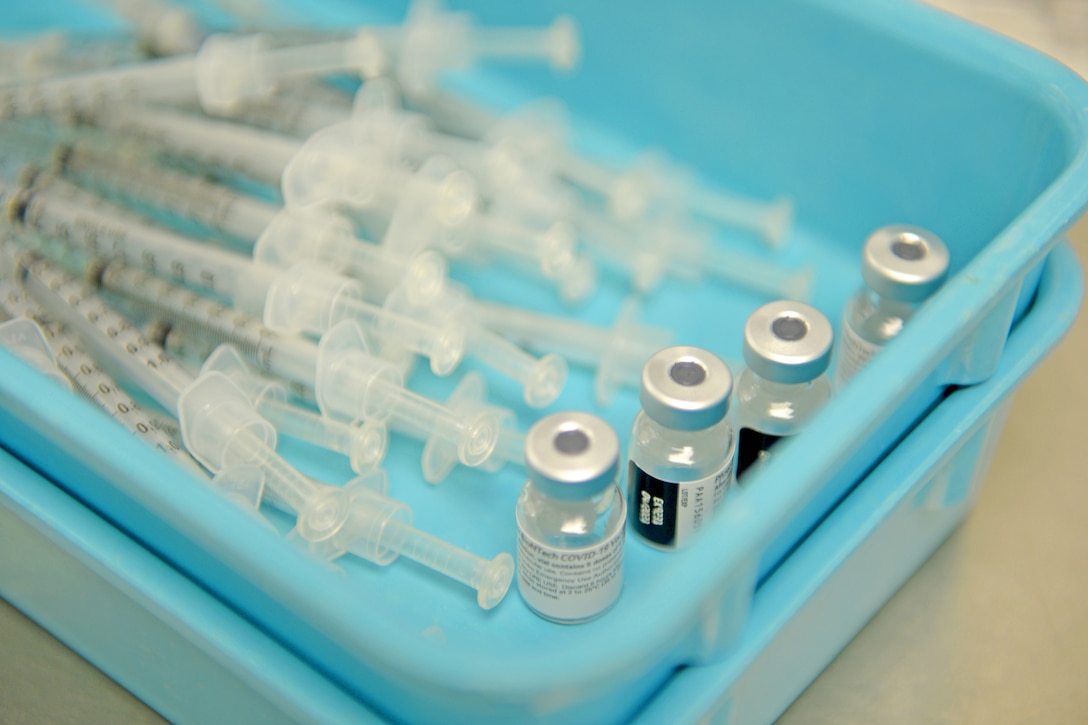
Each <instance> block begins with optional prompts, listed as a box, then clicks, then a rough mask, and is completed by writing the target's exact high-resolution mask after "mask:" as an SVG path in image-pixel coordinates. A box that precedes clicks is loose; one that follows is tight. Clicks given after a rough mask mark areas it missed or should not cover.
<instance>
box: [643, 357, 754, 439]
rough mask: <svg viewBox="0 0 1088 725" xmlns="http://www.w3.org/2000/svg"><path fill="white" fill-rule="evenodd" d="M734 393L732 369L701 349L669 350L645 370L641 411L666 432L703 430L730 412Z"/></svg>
mask: <svg viewBox="0 0 1088 725" xmlns="http://www.w3.org/2000/svg"><path fill="white" fill-rule="evenodd" d="M731 392H733V375H732V374H731V373H730V372H729V367H728V366H727V365H726V364H725V363H724V362H722V360H721V358H719V357H718V356H717V355H715V354H714V353H712V352H708V351H707V350H704V349H702V348H700V347H690V346H687V345H679V346H676V347H666V348H665V349H664V350H658V351H657V352H656V353H654V354H653V355H651V356H650V358H649V359H648V360H647V361H646V364H645V365H643V366H642V385H641V387H640V389H639V400H641V401H642V409H643V410H644V411H646V415H648V416H650V418H652V419H653V420H654V421H656V422H658V423H660V424H661V425H663V426H665V427H666V428H672V429H674V430H703V429H704V428H709V427H710V426H712V425H716V424H717V423H718V422H719V421H721V419H722V418H724V417H725V414H726V412H728V410H729V394H730V393H731Z"/></svg>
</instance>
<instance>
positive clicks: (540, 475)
mask: <svg viewBox="0 0 1088 725" xmlns="http://www.w3.org/2000/svg"><path fill="white" fill-rule="evenodd" d="M619 456H620V442H619V438H618V437H617V436H616V432H615V431H614V430H612V427H611V426H609V425H608V423H605V422H604V421H603V420H601V419H600V418H598V417H597V416H595V415H590V414H589V413H580V412H564V413H555V414H553V415H549V416H547V417H545V418H542V419H541V420H539V421H537V423H536V424H535V425H534V426H533V427H532V428H530V429H529V432H528V434H526V436H525V466H526V468H527V469H528V471H529V480H528V481H527V482H526V483H525V487H524V488H523V489H522V491H521V496H520V498H518V505H517V524H518V550H517V551H518V590H519V591H520V592H521V598H522V599H523V600H525V603H526V604H528V605H529V608H530V609H532V610H533V611H534V612H536V613H537V614H539V615H540V616H541V617H544V618H545V619H550V620H551V621H553V622H560V623H563V624H576V623H579V622H585V621H588V620H590V619H594V618H595V617H598V616H600V615H601V614H602V613H604V612H605V610H607V609H608V608H609V607H611V606H612V605H613V604H614V603H615V602H616V599H617V598H618V597H619V595H620V590H621V589H622V588H623V540H624V530H625V526H624V523H625V519H626V514H627V505H626V502H625V501H624V498H623V495H622V494H621V493H620V489H619V486H618V485H617V479H618V477H619Z"/></svg>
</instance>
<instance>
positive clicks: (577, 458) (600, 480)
mask: <svg viewBox="0 0 1088 725" xmlns="http://www.w3.org/2000/svg"><path fill="white" fill-rule="evenodd" d="M525 466H526V468H527V469H528V470H529V480H530V481H532V483H533V485H535V486H536V487H537V488H539V489H540V490H541V491H542V492H543V493H545V494H547V495H548V496H552V497H553V498H561V499H568V500H571V499H583V498H588V497H590V496H594V495H596V494H598V493H600V492H601V491H604V490H605V489H606V488H608V486H609V485H610V484H612V483H614V482H615V481H616V478H617V476H618V475H619V470H620V439H619V437H618V436H617V435H616V431H614V430H612V426H610V425H609V424H608V423H606V422H604V421H603V420H601V419H600V418H598V417H597V416H595V415H591V414H589V413H581V412H577V411H565V412H561V413H553V414H552V415H549V416H546V417H544V418H541V419H540V420H538V421H537V422H536V424H535V425H533V427H532V428H530V429H529V433H528V434H527V435H526V436H525Z"/></svg>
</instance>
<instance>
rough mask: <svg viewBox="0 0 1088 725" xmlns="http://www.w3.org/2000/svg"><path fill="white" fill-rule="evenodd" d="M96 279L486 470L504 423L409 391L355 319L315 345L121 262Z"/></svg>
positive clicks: (265, 366) (328, 402)
mask: <svg viewBox="0 0 1088 725" xmlns="http://www.w3.org/2000/svg"><path fill="white" fill-rule="evenodd" d="M98 281H99V283H100V284H101V286H102V288H103V289H105V290H108V291H110V292H114V293H117V294H121V295H123V296H124V297H125V298H126V299H127V300H129V301H130V302H132V303H134V304H138V305H139V306H141V307H142V308H143V309H144V311H145V312H146V313H148V314H150V315H152V316H154V317H156V318H162V319H165V320H168V321H169V322H170V324H171V325H173V327H174V328H176V329H178V330H180V331H182V332H183V333H185V334H191V335H194V336H197V337H202V338H204V339H207V340H214V341H215V342H219V343H230V344H231V345H233V346H234V347H236V348H237V349H238V350H239V351H241V352H242V354H243V355H244V356H245V357H246V358H247V359H249V360H250V361H252V362H254V363H255V364H256V365H257V367H258V369H259V370H260V371H262V372H265V373H268V374H271V375H273V376H278V377H283V378H286V379H288V380H292V381H295V382H298V383H302V384H304V385H306V386H309V387H312V388H314V389H315V393H316V397H317V402H318V405H319V407H320V408H321V410H322V412H323V413H325V414H326V415H330V416H333V417H336V418H338V419H340V420H346V421H357V420H371V419H373V420H388V422H389V424H390V425H391V426H392V427H393V428H394V429H395V430H398V431H400V432H404V433H408V434H411V435H414V436H416V437H418V438H420V439H421V440H423V441H430V440H432V439H433V440H442V441H447V442H449V443H451V444H452V445H453V446H454V448H455V449H456V451H457V453H458V458H459V460H460V461H461V462H462V463H463V464H464V465H466V466H480V465H482V464H484V463H485V462H486V461H487V460H488V459H489V458H490V456H491V454H492V452H493V451H494V448H495V445H496V442H497V438H498V435H499V433H498V431H499V428H500V421H499V420H498V418H497V417H496V416H495V415H494V413H493V412H490V411H481V412H478V413H475V414H473V415H470V416H461V415H458V414H456V412H455V411H451V410H449V409H448V408H446V407H445V406H442V405H441V404H439V403H436V402H435V401H433V400H430V399H428V398H425V397H423V396H420V395H418V394H416V393H413V392H412V391H410V390H407V389H405V388H404V387H403V386H402V385H401V384H400V380H401V378H400V375H399V373H398V372H397V371H396V370H395V369H393V368H392V367H391V366H390V365H389V364H387V363H383V362H381V361H378V360H376V359H374V358H372V357H370V356H369V355H367V354H366V351H365V343H364V342H363V341H362V338H361V336H359V335H358V333H357V332H353V324H354V323H351V322H350V321H346V322H343V323H340V324H339V325H337V327H336V328H334V329H333V330H331V331H330V332H328V333H326V334H325V335H324V336H323V337H322V340H321V343H320V344H319V345H314V344H313V343H311V342H309V341H307V340H304V339H301V338H297V337H285V336H280V335H277V334H275V333H273V332H271V331H270V330H268V329H267V328H265V327H264V326H263V325H261V324H259V323H258V322H256V321H255V320H253V319H252V318H247V317H246V316H245V315H243V314H241V313H238V312H235V311H232V310H228V309H225V308H224V307H222V306H221V305H219V304H218V303H216V302H214V301H212V300H209V299H207V298H205V297H201V296H199V295H197V294H194V293H193V292H190V291H188V290H185V289H183V288H180V287H177V286H176V285H172V284H170V283H169V282H166V281H165V280H161V279H158V278H156V277H152V276H150V275H148V274H147V273H146V272H143V271H141V270H138V269H134V268H131V267H127V266H125V265H123V264H121V263H120V262H119V261H114V262H110V263H108V264H106V265H105V266H103V267H102V268H101V272H100V274H99V275H98ZM354 329H356V330H357V328H354Z"/></svg>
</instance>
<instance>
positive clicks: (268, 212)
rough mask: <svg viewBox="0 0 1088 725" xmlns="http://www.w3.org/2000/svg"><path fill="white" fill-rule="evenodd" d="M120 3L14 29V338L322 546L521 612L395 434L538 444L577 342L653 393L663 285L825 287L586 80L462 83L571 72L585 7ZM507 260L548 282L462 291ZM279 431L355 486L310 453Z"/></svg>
mask: <svg viewBox="0 0 1088 725" xmlns="http://www.w3.org/2000/svg"><path fill="white" fill-rule="evenodd" d="M103 4H104V5H107V6H108V8H109V9H110V10H112V11H114V12H117V13H122V14H124V15H125V17H126V19H127V20H128V21H129V22H130V23H131V24H132V27H133V33H132V37H131V38H129V37H125V38H121V37H112V38H103V37H70V36H59V35H56V34H50V35H47V36H42V37H39V38H20V39H17V40H10V41H6V42H3V43H0V54H2V55H3V56H4V58H5V60H4V62H3V64H2V69H3V71H2V73H0V118H2V128H0V149H2V152H0V153H2V163H0V172H2V176H0V210H2V214H3V221H2V229H0V343H2V344H3V345H5V346H7V347H9V348H10V349H12V350H13V351H14V352H15V353H16V354H17V355H19V356H21V357H23V358H24V359H26V360H27V361H28V362H30V363H31V364H33V365H35V366H37V367H38V368H39V369H40V370H41V371H42V372H43V373H45V374H46V375H49V376H51V377H54V378H56V379H57V380H58V382H60V383H61V384H63V385H66V386H70V387H71V388H72V389H73V390H74V391H75V392H76V393H78V394H80V395H82V396H83V397H85V398H87V399H88V400H91V401H92V402H93V403H94V404H96V405H97V406H99V407H101V409H102V410H103V411H105V412H106V413H108V414H109V415H111V416H113V417H114V418H116V419H117V420H118V421H119V422H120V423H121V424H123V425H124V426H126V427H127V428H128V429H129V430H130V431H132V433H133V434H135V435H136V436H137V437H139V438H141V439H143V440H144V441H146V442H147V443H148V444H150V445H152V446H155V447H157V448H159V449H161V450H162V451H163V452H164V453H165V454H166V455H169V456H171V457H172V458H173V459H174V460H175V461H176V462H177V464H178V465H180V466H182V467H184V468H186V469H187V470H189V471H191V472H192V474H193V479H194V485H199V484H200V483H203V484H205V485H210V486H212V487H214V488H216V489H218V490H219V491H221V492H222V494H223V495H224V496H226V497H228V498H230V499H231V500H232V501H234V502H236V503H237V504H238V505H239V506H241V507H243V508H244V509H245V510H246V511H247V512H249V513H251V514H252V515H254V516H258V517H262V520H263V521H265V522H266V523H268V525H270V526H271V525H278V528H279V529H284V528H285V527H286V528H289V533H288V534H287V535H288V537H289V538H290V539H292V540H293V541H295V542H296V543H297V544H298V545H300V546H302V547H304V548H305V549H307V550H309V551H310V552H312V553H313V555H314V556H315V557H317V558H319V559H322V560H325V561H331V560H334V559H338V558H340V557H343V556H345V555H348V554H351V555H354V556H355V557H359V558H362V559H366V560H367V561H369V562H373V563H374V564H378V565H387V564H389V563H391V562H392V561H393V560H394V559H396V558H397V557H398V555H399V556H402V557H405V558H408V559H411V560H413V561H415V562H417V563H419V564H422V565H423V566H425V567H429V568H430V569H433V570H435V571H437V572H440V573H441V574H445V575H446V576H448V577H451V578H453V579H455V580H458V581H461V582H463V583H464V584H466V585H468V586H470V587H473V588H474V589H476V590H477V595H478V596H477V599H478V603H479V605H480V606H481V607H483V608H485V609H486V608H491V607H494V606H495V605H496V604H498V603H499V602H500V601H501V600H502V599H503V597H504V595H505V594H506V591H507V589H508V587H509V584H510V581H511V577H512V575H513V569H514V562H513V559H512V558H511V556H510V554H509V553H505V552H486V556H480V555H478V554H475V553H472V552H470V551H466V550H464V549H462V548H459V547H458V545H457V542H447V541H444V540H442V539H440V538H438V537H435V536H432V535H430V534H428V533H426V532H424V531H423V530H421V529H418V528H415V527H414V526H413V525H412V512H411V509H410V508H409V507H408V506H407V505H406V504H405V503H402V502H401V501H399V500H398V499H397V498H396V496H397V491H398V487H400V486H411V485H412V483H413V482H411V481H400V480H394V481H390V480H389V479H390V478H391V477H390V476H387V475H386V474H385V472H384V470H383V468H382V464H383V458H384V457H385V455H386V452H387V449H388V450H389V451H396V452H397V455H409V454H413V455H420V454H418V453H417V452H418V451H419V450H420V449H419V448H418V445H419V444H422V453H421V455H420V463H421V468H422V477H423V479H424V480H425V481H427V482H429V483H431V484H437V483H439V482H441V481H443V480H444V479H446V478H447V477H448V476H450V475H451V473H452V472H453V471H454V470H455V468H456V467H457V466H463V467H466V468H468V469H475V470H474V471H473V474H472V475H477V476H485V477H486V476H493V475H495V474H496V472H497V471H498V470H499V469H500V468H502V467H504V466H521V465H524V451H523V448H524V433H523V431H525V430H526V429H527V428H528V427H529V426H530V425H531V424H532V423H533V422H534V420H535V419H536V418H537V417H539V415H541V413H540V412H539V409H543V408H548V407H549V406H552V405H553V403H554V402H555V401H556V399H557V398H558V397H559V396H560V394H561V393H562V392H563V390H564V387H565V385H566V382H567V377H568V365H570V366H575V367H577V368H579V369H581V370H586V371H588V373H586V374H587V375H588V376H591V377H592V390H593V397H594V398H595V401H596V402H595V403H594V402H593V401H590V400H588V399H587V400H585V401H584V403H585V406H586V407H589V406H591V405H594V404H596V405H598V406H606V405H609V404H610V401H611V400H612V398H613V396H614V394H615V392H616V391H617V389H618V388H628V389H631V390H637V389H638V384H639V377H640V374H641V370H642V366H643V362H644V361H645V360H646V359H647V358H648V357H649V356H650V355H651V354H653V353H654V352H655V351H656V350H658V349H660V348H662V347H664V346H666V345H668V344H669V343H670V338H671V332H670V330H669V329H668V327H666V326H653V325H650V324H647V323H645V322H643V321H640V314H641V313H640V302H641V301H642V300H645V299H646V298H647V297H648V296H649V295H652V294H653V292H654V290H655V288H656V287H657V286H658V285H659V284H661V283H662V281H663V280H666V279H669V278H673V279H678V280H680V281H681V283H683V284H692V283H695V282H697V281H700V280H703V281H704V282H705V283H708V284H723V285H731V286H734V287H738V288H742V289H744V290H747V292H748V293H750V294H751V295H752V298H753V299H756V300H759V299H777V298H789V299H804V298H805V297H806V296H807V294H808V291H809V287H810V285H811V282H812V280H811V271H810V269H808V268H796V267H789V266H785V265H783V264H781V263H780V262H778V261H777V258H776V256H775V254H774V253H773V251H774V250H775V249H777V248H778V247H779V245H781V244H782V243H783V242H784V240H785V239H786V238H787V237H789V236H790V231H791V215H792V210H791V205H790V203H789V201H788V200H786V199H775V200H757V199H752V198H747V197H743V196H739V195H734V194H730V193H727V192H725V191H723V190H721V189H718V188H714V187H712V186H710V185H709V184H706V183H704V182H703V181H701V180H700V179H699V178H698V176H697V174H695V173H694V172H693V171H692V170H691V169H689V168H687V167H685V166H683V165H681V164H679V163H677V162H675V161H673V160H671V159H669V158H668V157H667V156H666V155H665V154H663V153H660V152H648V153H645V154H643V155H642V156H641V157H638V158H637V159H635V160H634V161H633V162H629V163H627V164H619V163H616V162H614V161H613V160H611V159H604V158H596V157H593V156H591V155H589V154H587V153H584V152H581V151H579V150H577V148H576V145H575V141H574V134H573V132H572V130H571V128H572V125H573V124H572V123H571V121H570V120H569V119H568V118H567V114H566V112H565V111H564V109H563V107H562V105H561V104H560V103H559V102H558V101H553V100H536V101H531V102H529V103H527V104H524V105H522V106H520V107H518V108H515V109H513V110H511V111H506V112H501V113H500V112H498V111H495V110H493V109H492V108H490V107H489V106H487V105H484V104H482V103H480V102H478V101H477V100H474V99H473V97H472V96H471V94H468V93H464V92H460V93H458V92H454V91H452V90H449V84H448V83H447V82H446V81H447V79H448V77H450V75H449V74H450V73H451V72H452V73H461V74H464V73H468V72H471V71H472V69H474V68H477V67H480V68H485V69H486V68H501V67H503V66H504V65H510V64H525V63H537V64H543V65H546V66H550V67H551V68H552V69H554V70H556V71H559V72H568V71H572V70H573V69H574V68H575V67H576V66H577V64H578V62H579V59H580V56H581V47H580V38H579V34H578V30H577V26H576V24H575V23H574V21H573V20H572V19H570V18H567V17H559V18H556V19H555V20H554V22H552V23H551V24H550V25H548V26H546V27H538V28H531V27H490V26H481V25H478V24H477V23H476V21H475V20H474V19H473V18H472V17H470V16H468V15H466V14H464V13H458V12H450V11H447V10H446V9H445V8H443V7H442V6H441V5H439V4H438V3H437V2H435V1H434V0H416V2H415V3H414V4H413V5H412V6H411V8H410V10H409V12H408V14H407V16H406V17H405V18H404V19H403V21H402V22H400V23H396V24H388V25H364V26H361V27H353V28H322V27H306V28H300V27H283V26H275V25H270V24H266V27H263V28H262V27H260V24H261V21H262V19H261V18H252V17H251V18H245V19H244V21H243V22H242V23H241V27H240V28H234V29H231V31H230V32H226V31H222V32H212V31H209V30H207V29H206V28H205V27H203V25H202V24H201V22H200V20H199V18H197V17H195V16H194V15H193V14H192V13H190V12H188V11H187V10H185V9H183V8H180V7H174V6H171V5H168V4H166V3H165V2H163V1H162V0H144V1H142V2H136V1H134V0H132V1H126V0H116V2H104V3H103ZM254 26H256V27H254ZM454 85H456V84H454ZM723 230H724V232H725V233H724V234H723V233H722V232H723ZM731 233H733V234H736V235H739V236H741V237H746V238H747V239H749V240H753V241H752V243H751V244H749V245H748V247H746V246H745V245H744V244H739V245H730V244H729V243H728V239H729V235H730V234H731ZM723 240H724V241H723ZM754 240H761V241H762V242H763V243H764V244H765V245H767V246H768V247H769V248H770V249H769V250H758V249H753V248H751V247H754V246H757V245H756V244H755V242H754ZM480 270H484V271H483V272H481V271H480ZM488 274H491V275H496V274H497V275H501V277H502V278H503V279H504V280H507V281H508V283H509V280H516V282H514V284H516V285H517V286H518V287H520V288H523V289H524V291H525V298H526V300H530V302H529V303H528V305H527V306H515V305H510V304H501V303H499V302H497V301H495V300H494V299H493V298H492V297H491V295H490V294H489V290H488V288H487V287H486V285H482V286H481V285H476V286H469V285H467V284H465V281H472V280H474V279H481V278H482V279H486V278H487V275H488ZM458 280H459V281H458ZM605 287H608V288H610V289H613V290H614V289H619V290H622V294H623V296H625V297H626V300H625V301H624V302H623V303H622V304H621V305H618V306H617V307H616V308H615V309H613V310H612V311H611V312H610V315H611V316H612V317H613V319H614V320H615V322H614V324H613V325H612V326H611V327H608V326H603V325H599V324H596V323H594V322H591V321H589V317H590V316H589V315H586V314H583V311H584V310H587V309H594V314H593V315H592V317H594V318H598V319H599V318H601V317H602V314H601V313H600V307H599V304H598V302H599V296H600V291H601V289H602V288H605ZM542 295H546V296H548V297H549V298H551V299H554V300H556V301H558V302H559V303H560V304H562V305H563V306H564V309H566V310H567V314H564V315H552V314H545V313H542V312H539V311H536V309H535V307H536V306H535V305H533V303H532V302H531V300H533V299H541V298H542ZM595 304H598V306H597V308H594V305H595ZM617 310H618V311H617ZM5 320H6V321H5ZM420 359H422V360H423V361H425V364H424V365H417V361H418V360H420ZM424 368H429V370H428V369H424ZM451 374H453V375H458V376H459V379H458V382H457V384H456V387H455V388H453V391H452V393H451V394H449V395H448V397H445V396H442V399H439V397H438V396H435V395H432V394H430V391H432V390H434V389H436V386H437V385H439V384H440V381H439V382H436V379H437V378H442V377H445V376H449V375H451ZM489 387H490V388H491V389H492V390H491V392H490V393H489V390H488V389H489ZM492 398H494V399H492ZM281 437H289V438H292V439H297V440H299V441H303V442H305V443H307V444H309V445H312V446H317V447H320V448H322V449H325V450H326V451H327V455H329V456H336V455H338V456H344V457H346V459H347V462H348V464H349V465H350V468H351V469H352V471H353V472H354V473H355V474H356V475H355V478H353V479H352V480H351V481H349V482H348V483H346V484H344V483H343V482H342V481H329V482H325V481H318V480H315V479H314V478H312V477H311V476H309V475H306V474H304V473H302V472H301V471H300V470H299V469H298V468H297V467H296V465H295V464H293V463H292V462H291V461H290V460H289V459H288V458H285V457H284V456H283V455H281V453H280V452H278V451H277V443H278V442H279V440H280V438H281ZM415 442H418V443H415ZM481 505H485V504H483V503H481ZM284 522H287V523H286V524H284ZM510 525H511V533H510V536H509V537H507V538H508V540H509V541H510V542H511V546H513V542H514V534H513V522H512V521H511V522H510ZM487 557H491V558H487ZM345 561H346V560H345Z"/></svg>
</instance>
